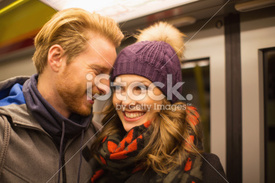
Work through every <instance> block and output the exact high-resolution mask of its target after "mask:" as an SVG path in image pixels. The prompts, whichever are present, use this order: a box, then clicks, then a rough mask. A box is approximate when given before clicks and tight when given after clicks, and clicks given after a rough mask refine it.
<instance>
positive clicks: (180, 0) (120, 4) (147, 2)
mask: <svg viewBox="0 0 275 183" xmlns="http://www.w3.org/2000/svg"><path fill="white" fill-rule="evenodd" d="M40 1H42V2H44V3H45V4H47V5H49V6H51V7H52V8H54V9H56V10H63V9H66V8H76V7H77V8H82V9H85V10H87V11H90V12H93V11H95V12H97V13H99V14H101V15H104V16H110V17H112V18H113V19H115V20H116V21H117V22H124V21H127V20H132V19H135V18H138V17H142V16H146V15H149V14H152V13H156V12H160V11H164V10H167V9H170V8H174V7H178V6H182V5H185V4H188V3H192V2H196V1H198V0H173V1H171V0H104V1H98V0H59V1H57V0H40Z"/></svg>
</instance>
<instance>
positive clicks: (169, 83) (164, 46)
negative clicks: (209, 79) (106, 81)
mask: <svg viewBox="0 0 275 183" xmlns="http://www.w3.org/2000/svg"><path fill="white" fill-rule="evenodd" d="M123 74H135V75H139V76H143V77H145V78H147V79H149V80H150V81H151V82H152V83H154V82H161V83H163V84H164V86H163V87H158V88H159V89H160V90H161V91H162V93H163V94H164V95H165V96H166V97H167V99H168V100H169V101H171V102H172V103H175V102H176V101H178V100H179V98H178V97H177V96H175V95H174V93H175V92H173V93H172V92H171V88H172V87H173V86H175V85H176V84H177V83H178V82H182V76H181V66H180V61H179V59H178V56H177V54H176V52H175V51H174V49H173V48H172V47H171V46H170V45H169V44H168V43H166V42H163V41H141V42H137V43H134V44H132V45H130V46H127V47H126V48H124V49H123V50H122V51H121V52H120V53H119V54H118V57H117V59H116V62H115V64H114V67H113V71H112V74H111V81H114V80H115V78H116V77H117V76H119V75H123ZM168 78H169V79H168ZM167 88H168V91H167ZM176 88H177V87H176ZM177 92H179V93H180V94H181V92H182V87H181V85H180V87H179V88H178V89H177Z"/></svg>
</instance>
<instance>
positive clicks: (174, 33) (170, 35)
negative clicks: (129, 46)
mask: <svg viewBox="0 0 275 183" xmlns="http://www.w3.org/2000/svg"><path fill="white" fill-rule="evenodd" d="M184 37H186V36H185V34H183V33H182V32H180V31H179V30H178V29H177V28H175V27H174V26H172V25H171V24H168V23H167V22H158V23H156V24H153V25H152V26H150V27H148V28H146V29H143V30H139V34H137V35H135V38H136V39H137V42H140V41H163V42H166V43H168V44H169V45H170V46H172V48H173V49H174V50H175V52H176V53H177V55H178V57H179V59H181V58H182V57H183V51H184V48H185V47H184Z"/></svg>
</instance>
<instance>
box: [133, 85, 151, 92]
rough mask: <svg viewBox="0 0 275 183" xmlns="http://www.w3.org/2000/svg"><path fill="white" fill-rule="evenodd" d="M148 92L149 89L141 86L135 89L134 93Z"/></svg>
mask: <svg viewBox="0 0 275 183" xmlns="http://www.w3.org/2000/svg"><path fill="white" fill-rule="evenodd" d="M147 90H148V87H147V86H144V85H139V86H135V87H134V91H137V92H145V91H147Z"/></svg>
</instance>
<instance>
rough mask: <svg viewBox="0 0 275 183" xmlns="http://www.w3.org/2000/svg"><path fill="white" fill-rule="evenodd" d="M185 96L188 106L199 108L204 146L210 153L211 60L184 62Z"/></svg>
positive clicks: (202, 59)
mask: <svg viewBox="0 0 275 183" xmlns="http://www.w3.org/2000/svg"><path fill="white" fill-rule="evenodd" d="M181 67H182V79H183V82H184V84H183V96H184V97H185V99H186V103H187V105H193V106H195V107H197V109H198V112H199V113H200V116H201V124H202V127H203V146H204V151H205V152H210V78H209V58H201V59H195V60H184V61H183V62H182V65H181Z"/></svg>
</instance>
